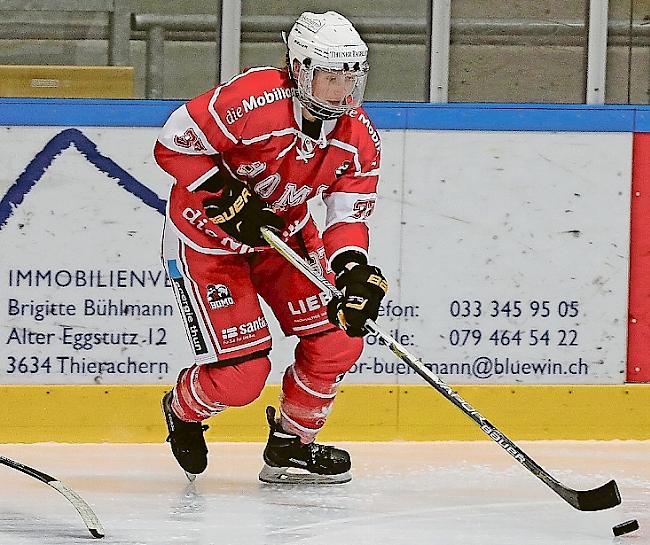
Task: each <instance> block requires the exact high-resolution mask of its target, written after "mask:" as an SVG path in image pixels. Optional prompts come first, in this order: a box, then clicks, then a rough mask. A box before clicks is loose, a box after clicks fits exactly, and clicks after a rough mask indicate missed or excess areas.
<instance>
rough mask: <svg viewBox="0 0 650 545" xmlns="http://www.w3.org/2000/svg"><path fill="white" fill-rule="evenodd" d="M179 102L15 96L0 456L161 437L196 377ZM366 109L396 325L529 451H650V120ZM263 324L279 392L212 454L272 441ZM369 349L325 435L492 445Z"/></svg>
mask: <svg viewBox="0 0 650 545" xmlns="http://www.w3.org/2000/svg"><path fill="white" fill-rule="evenodd" d="M178 104H179V103H178V102H174V101H137V100H134V101H130V100H128V101H127V100H125V101H111V100H106V101H92V100H56V99H55V100H20V99H0V149H2V150H3V151H2V159H3V161H2V162H0V197H1V201H0V246H1V247H2V248H3V251H4V256H5V259H3V260H2V261H1V262H0V286H2V288H1V289H0V313H1V314H0V346H3V349H2V351H1V352H0V357H1V358H2V359H1V361H0V384H4V385H5V386H0V392H2V398H1V400H0V401H1V402H2V403H3V404H5V403H6V406H4V407H2V409H3V411H2V414H3V415H5V416H3V417H2V418H3V419H4V423H5V426H4V427H5V431H2V430H0V441H44V440H55V441H56V440H60V441H89V442H94V441H118V442H129V441H136V442H139V441H159V440H160V436H161V433H162V432H163V431H164V430H162V427H161V421H160V415H159V414H158V410H159V409H158V404H159V398H160V394H161V392H162V391H164V389H165V388H166V387H168V386H167V385H169V384H171V383H173V381H174V379H175V377H176V375H177V373H178V371H179V370H180V369H181V368H182V367H184V366H186V365H187V362H188V361H189V360H190V353H189V348H188V344H187V340H186V338H185V335H184V332H183V330H182V327H181V324H180V320H179V317H178V315H177V311H176V308H175V306H174V301H173V297H172V293H171V289H170V288H169V285H168V281H167V279H166V278H165V277H164V275H163V274H162V271H161V267H160V261H159V256H158V239H159V231H160V227H161V223H162V212H163V211H164V205H165V202H164V199H165V198H166V194H167V189H168V186H169V183H170V180H169V179H168V178H167V177H166V176H165V175H164V174H163V173H161V171H160V170H159V169H158V168H157V167H156V165H155V164H154V162H153V158H152V155H151V148H152V143H153V141H154V140H155V137H156V134H157V132H158V130H159V127H160V126H161V125H162V123H163V122H164V121H165V119H166V118H167V116H168V115H169V113H170V112H171V111H172V110H173V109H174V108H175V107H177V106H178ZM368 110H369V112H370V115H371V117H372V118H373V120H374V121H375V123H376V125H377V126H378V128H379V130H380V132H381V134H382V139H383V178H382V182H381V184H380V189H379V192H380V194H379V203H380V204H379V206H378V209H377V212H376V213H375V215H374V216H373V217H372V218H371V222H370V227H371V232H372V233H373V238H372V242H371V248H370V253H371V259H372V260H373V261H374V262H376V263H378V264H380V265H381V267H382V269H383V270H384V272H385V274H386V276H387V277H388V278H389V279H390V281H391V285H392V289H391V292H390V293H389V295H388V297H387V298H386V300H385V301H384V303H383V305H382V309H381V316H380V318H379V320H378V321H379V323H380V325H381V326H383V327H384V328H385V329H386V330H388V331H389V332H390V334H391V335H393V336H394V337H395V338H397V339H398V340H399V341H400V342H402V343H403V344H405V345H406V346H407V347H408V348H409V349H411V350H412V351H413V352H414V353H416V354H417V355H419V356H422V358H423V360H424V362H425V363H426V364H427V365H428V366H429V367H430V368H431V369H432V371H433V372H435V373H436V374H438V375H439V376H440V377H441V378H442V379H443V380H445V381H446V382H449V383H453V384H457V385H459V386H458V389H459V391H461V393H464V392H468V394H467V397H468V400H469V401H470V402H472V403H475V404H476V406H477V408H478V409H479V410H480V411H481V412H482V413H484V414H485V416H488V417H489V418H490V419H491V420H493V421H494V423H495V424H496V425H497V426H499V427H503V431H504V432H506V433H509V434H512V435H513V437H515V438H531V439H543V438H560V437H561V438H573V439H585V438H601V439H611V438H621V439H625V438H648V435H650V424H649V423H648V417H647V414H646V413H647V412H648V411H647V410H645V412H644V411H640V409H639V408H640V407H645V408H646V409H647V407H648V406H650V401H649V399H648V389H647V387H646V386H641V385H636V386H633V387H632V386H628V385H625V384H624V383H625V381H626V380H627V381H634V382H642V381H650V344H649V343H650V305H649V304H648V298H647V296H646V293H647V289H646V288H647V287H648V285H647V282H648V280H647V279H646V276H647V275H646V272H645V271H647V270H648V264H647V263H646V261H647V259H648V257H647V256H648V255H650V251H648V247H649V246H650V224H648V220H647V218H648V217H650V205H646V203H645V199H644V196H645V194H646V193H648V192H647V191H645V187H647V185H646V184H647V182H646V180H650V165H649V164H648V159H647V158H648V157H650V141H649V139H648V138H647V136H648V135H646V134H644V133H645V132H650V119H649V114H648V110H647V109H646V108H643V107H639V108H634V107H625V106H622V107H619V106H616V107H600V108H599V107H590V106H551V105H543V106H542V105H442V106H436V105H422V104H399V103H396V104H371V105H369V107H368ZM632 187H634V189H635V190H634V191H632ZM648 194H650V193H648ZM313 213H314V216H315V217H316V218H317V219H318V218H320V217H322V215H323V206H322V204H318V203H315V204H314V207H313ZM630 233H631V237H630ZM71 250H72V251H71ZM628 295H629V304H628ZM50 303H51V304H53V306H52V307H51V312H47V311H46V312H43V309H41V310H40V311H39V310H38V308H37V307H38V305H41V306H42V305H43V304H50ZM125 308H129V309H131V311H130V313H129V312H128V311H127V312H126V313H125V312H124V309H125ZM112 309H116V310H115V312H113V311H112ZM266 310H268V309H266ZM39 312H40V314H39ZM134 313H138V314H140V315H138V316H134ZM628 314H629V317H628ZM267 317H268V318H270V319H269V322H270V325H271V329H272V333H273V334H274V342H275V346H274V349H273V352H272V354H271V357H272V359H273V361H274V368H273V371H272V374H271V376H270V378H269V384H270V386H268V387H267V390H266V391H265V393H264V395H263V398H262V399H261V400H260V401H258V402H257V403H256V404H254V405H252V406H251V407H247V408H244V409H236V410H235V409H233V410H232V411H229V412H228V413H226V414H224V415H223V419H220V420H219V423H218V425H217V424H215V425H214V426H213V428H214V429H212V430H211V431H210V432H209V433H210V434H214V435H209V437H210V438H212V439H213V440H220V439H227V440H260V439H261V438H263V436H264V434H265V433H266V432H265V430H264V422H263V418H262V416H261V415H262V413H263V405H264V404H266V403H272V404H277V384H278V383H279V382H280V380H281V375H282V371H283V369H284V367H285V366H286V365H287V364H288V363H290V362H291V361H292V352H293V346H294V341H293V340H291V339H289V340H286V339H283V338H282V337H281V335H280V332H279V328H278V326H277V323H275V321H274V320H273V319H272V317H270V315H269V313H268V312H267ZM98 339H99V340H100V341H99V342H98V343H96V342H95V341H97V340H98ZM367 341H368V342H367V344H366V349H365V351H364V354H363V356H362V357H361V359H360V361H359V362H358V364H357V365H355V366H354V367H353V369H352V370H351V371H350V373H349V374H348V375H347V377H346V379H345V382H344V383H343V387H342V390H341V395H340V396H339V399H338V401H337V405H336V409H335V411H334V414H333V416H332V418H331V421H330V423H329V424H328V429H326V430H325V432H324V433H323V436H324V437H326V438H327V437H333V438H342V439H345V438H347V439H368V440H386V439H393V438H400V439H463V440H470V439H480V438H481V434H480V432H478V431H477V430H476V429H475V425H474V424H472V423H471V422H469V421H467V422H463V420H466V417H464V416H463V415H462V414H460V413H458V414H454V412H457V410H456V409H455V408H453V407H451V405H450V404H449V403H448V402H447V401H445V400H444V399H442V398H440V396H439V395H438V394H436V393H435V392H433V391H432V390H431V388H429V387H428V386H422V381H421V379H419V377H417V376H416V375H415V374H414V373H413V372H412V371H411V370H410V369H409V368H408V367H407V366H406V365H405V364H404V363H402V362H399V360H397V359H396V358H394V357H393V356H392V354H390V352H388V351H387V350H386V348H385V347H383V346H381V345H380V344H379V343H378V342H377V340H376V339H372V338H368V339H367ZM628 342H629V345H628ZM49 384H52V385H53V386H45V385H49ZM510 384H515V386H509V385H510ZM47 392H49V393H47ZM104 392H106V393H104ZM512 392H514V393H512ZM577 392H580V395H576V393H577ZM618 394H620V398H619V400H618V402H617V403H616V404H614V403H613V402H612V396H613V395H618ZM504 395H505V396H507V399H508V403H507V406H504V405H506V403H504V400H503V396H504ZM472 396H474V397H472ZM429 398H432V399H431V405H429ZM52 400H56V402H53V401H52ZM475 400H476V401H475ZM107 401H110V403H109V404H107V403H106V402H107ZM515 401H516V403H514V402H515ZM16 403H18V404H19V406H21V407H25V408H26V410H27V411H28V414H27V415H25V414H21V418H20V419H18V418H14V417H13V416H11V415H12V414H16V413H15V406H16ZM519 403H521V405H520V404H519ZM9 407H14V410H9ZM80 407H84V409H80ZM429 407H431V408H432V410H431V411H429ZM558 407H559V408H560V410H558ZM604 407H607V411H606V412H607V414H606V415H604V414H603V413H604V412H605V410H604V409H603V408H604ZM132 414H137V415H139V416H138V418H137V419H134V418H133V417H132V416H131V415H132ZM352 416H354V422H352V421H351V419H352ZM347 419H350V420H347ZM531 419H532V421H531ZM0 421H2V420H0ZM125 421H126V422H128V423H129V424H132V425H125V424H124V422H125ZM25 422H28V423H29V425H28V426H25ZM41 422H42V425H41ZM35 423H36V424H35ZM107 423H108V424H109V425H107ZM502 423H504V424H503V425H502ZM506 424H507V425H506ZM3 434H5V435H3ZM328 434H330V435H328Z"/></svg>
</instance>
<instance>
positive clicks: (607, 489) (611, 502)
mask: <svg viewBox="0 0 650 545" xmlns="http://www.w3.org/2000/svg"><path fill="white" fill-rule="evenodd" d="M569 503H571V505H573V507H575V508H576V509H579V510H580V511H603V510H604V509H611V508H612V507H616V506H617V505H619V504H620V503H621V493H620V492H619V490H618V486H617V485H616V481H614V480H611V481H609V482H608V483H606V484H604V485H603V486H599V487H598V488H593V489H592V490H579V491H577V492H576V494H575V503H574V502H572V501H570V502H569Z"/></svg>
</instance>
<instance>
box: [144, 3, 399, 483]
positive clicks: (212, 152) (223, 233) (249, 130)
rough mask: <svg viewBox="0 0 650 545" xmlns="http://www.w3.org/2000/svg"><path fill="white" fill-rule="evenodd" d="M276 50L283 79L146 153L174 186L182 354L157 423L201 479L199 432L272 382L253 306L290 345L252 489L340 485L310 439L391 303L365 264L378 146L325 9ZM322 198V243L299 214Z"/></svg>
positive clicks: (175, 127)
mask: <svg viewBox="0 0 650 545" xmlns="http://www.w3.org/2000/svg"><path fill="white" fill-rule="evenodd" d="M283 38H284V40H285V43H286V45H287V67H286V69H277V68H270V67H263V68H253V69H250V70H247V71H245V72H244V73H242V74H239V75H237V76H235V77H234V78H232V79H231V80H230V81H228V82H227V83H224V84H222V85H219V86H218V87H216V88H215V89H212V90H210V91H209V92H207V93H205V94H203V95H201V96H198V97H196V98H194V99H192V100H190V101H189V102H188V103H186V104H185V105H183V106H181V107H180V108H178V109H177V110H176V111H175V112H173V113H172V115H171V116H170V118H169V120H168V121H167V122H166V124H165V126H164V127H163V129H162V132H161V134H160V136H159V139H158V141H157V143H156V146H155V150H154V154H155V158H156V161H157V163H158V164H159V165H160V167H161V168H163V169H164V170H165V171H166V172H167V173H169V174H170V175H171V176H172V177H173V178H174V184H173V186H172V188H171V192H170V195H169V201H168V207H167V217H166V225H165V231H164V235H163V261H164V264H165V267H166V269H167V273H168V275H169V277H170V278H171V280H172V284H173V287H174V292H175V295H176V299H177V302H178V305H179V308H180V315H181V316H182V318H183V321H184V324H185V328H186V330H187V334H188V336H189V339H190V343H191V346H192V349H193V351H194V362H193V365H191V366H190V367H188V368H186V369H184V370H183V371H182V372H181V373H180V375H179V377H178V380H177V383H176V385H175V386H174V388H173V390H172V391H171V392H169V393H167V394H166V395H165V397H164V398H163V410H164V414H165V418H166V421H167V426H168V429H169V437H168V441H169V442H170V443H171V448H172V452H173V454H174V456H175V457H176V459H177V461H178V463H179V464H180V465H181V467H182V468H183V469H184V470H185V471H186V472H187V473H188V476H189V477H190V478H192V476H193V475H196V474H198V473H201V472H203V471H204V470H205V468H206V466H207V447H206V444H205V440H204V437H203V431H204V430H205V429H206V427H205V426H203V425H202V421H203V420H205V419H206V418H208V417H210V416H213V415H216V414H218V413H220V412H222V411H223V410H225V409H226V408H227V407H239V406H243V405H247V404H249V403H251V402H252V401H254V400H255V399H256V398H257V397H258V396H259V395H260V393H261V391H262V388H263V387H264V384H265V381H266V378H267V376H268V374H269V372H270V369H271V362H270V360H269V352H270V349H271V337H270V334H269V330H268V327H267V322H266V319H265V317H264V316H263V314H262V310H261V308H260V304H259V300H258V295H259V296H261V297H262V298H263V299H264V300H265V301H266V302H267V303H268V305H269V306H270V308H271V309H272V310H273V313H274V314H275V316H276V318H277V319H278V321H279V323H280V326H281V328H282V330H283V332H284V334H286V335H295V336H297V337H298V343H297V346H296V349H295V359H294V361H293V362H292V363H291V364H290V365H289V366H288V367H287V369H286V371H285V372H284V376H283V380H282V395H281V397H280V407H279V415H278V417H277V418H276V414H275V409H274V408H272V407H269V408H267V411H266V412H267V419H268V423H269V426H270V434H269V439H268V443H267V445H266V448H265V449H264V462H265V465H264V467H263V469H262V471H261V473H260V479H261V480H263V481H266V482H295V481H296V480H298V481H305V480H309V481H310V482H319V483H320V482H346V481H349V480H350V474H349V469H350V457H349V455H348V453H347V452H346V451H344V450H341V449H337V448H334V447H332V446H324V445H319V444H317V443H315V441H314V439H315V437H316V435H317V433H318V432H319V430H320V429H321V428H322V427H323V425H324V423H325V420H326V418H327V415H328V414H329V412H330V410H331V408H332V403H333V402H334V397H335V396H336V391H337V385H338V384H339V382H340V381H341V379H342V378H343V376H344V375H345V373H346V372H347V371H348V370H349V369H350V368H351V367H352V366H353V365H354V363H355V362H356V361H357V359H358V358H359V356H360V355H361V351H362V347H363V339H362V337H363V335H364V334H365V331H364V323H365V321H366V319H368V318H372V319H375V318H376V317H377V314H378V310H379V305H380V302H381V300H382V298H383V297H384V295H385V293H386V290H387V289H388V285H387V283H386V280H385V279H384V277H383V275H382V273H381V271H380V270H379V269H378V268H377V267H374V266H371V265H369V264H368V261H367V248H368V228H367V226H366V224H365V221H366V220H367V218H368V217H369V216H370V214H371V213H372V211H373V209H374V206H375V199H376V187H377V181H378V174H379V161H380V141H379V136H378V134H377V131H376V130H375V128H374V127H373V125H372V123H371V122H370V120H369V119H368V116H367V114H366V112H365V111H364V110H363V109H362V108H361V102H362V99H363V93H364V88H365V84H366V77H367V73H368V64H367V51H368V50H367V47H366V44H365V43H364V42H363V40H362V39H361V38H360V37H359V34H358V33H357V32H356V30H355V29H354V27H353V26H352V25H351V23H350V22H349V21H348V20H347V19H346V18H345V17H343V16H341V15H339V14H338V13H335V12H332V11H328V12H327V13H322V14H319V13H309V12H306V13H303V14H302V15H301V16H300V17H299V18H298V20H297V21H296V22H295V24H294V25H293V27H292V28H291V31H290V32H289V35H288V36H286V35H284V34H283ZM318 196H321V197H322V199H323V200H324V202H325V205H326V208H327V219H326V224H325V225H324V231H323V234H322V238H321V236H320V234H319V231H318V229H317V228H316V226H315V224H314V221H313V219H312V218H311V217H310V215H309V210H308V207H307V201H308V200H309V199H312V198H315V197H318ZM261 226H270V227H272V228H275V229H277V232H278V234H279V235H280V236H282V237H283V238H284V240H285V241H287V243H288V244H289V245H290V246H291V247H292V248H294V249H295V250H296V251H297V252H298V253H300V254H301V255H302V256H303V257H304V258H305V259H307V260H309V261H310V262H311V264H312V266H314V267H317V268H319V270H321V271H322V272H323V273H324V274H325V275H326V276H327V277H328V278H329V279H330V280H334V281H335V283H336V286H337V287H338V288H339V289H340V290H341V291H342V292H343V293H344V296H345V297H344V298H343V299H341V300H335V301H331V302H330V303H329V305H328V304H327V301H326V300H325V296H324V294H321V293H320V291H319V290H318V288H316V287H315V286H314V285H313V284H312V283H311V282H310V281H309V280H307V279H306V278H305V277H304V276H303V275H302V273H300V272H299V271H297V270H296V269H294V268H293V267H292V266H291V265H290V264H289V263H287V262H286V261H285V260H284V258H283V257H281V256H280V255H279V254H278V253H277V252H275V251H274V250H273V249H271V248H270V247H269V246H268V245H267V244H266V241H265V240H264V239H263V237H262V236H261V233H260V227H261ZM289 363H290V362H285V365H286V364H289ZM295 469H300V470H303V472H302V473H304V475H298V476H296V472H295Z"/></svg>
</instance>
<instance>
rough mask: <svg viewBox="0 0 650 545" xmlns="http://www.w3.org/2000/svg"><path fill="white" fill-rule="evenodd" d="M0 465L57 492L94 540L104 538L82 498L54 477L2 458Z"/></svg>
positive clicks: (97, 520) (102, 530)
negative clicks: (78, 515) (23, 474)
mask: <svg viewBox="0 0 650 545" xmlns="http://www.w3.org/2000/svg"><path fill="white" fill-rule="evenodd" d="M0 464H4V465H6V466H9V467H11V468H13V469H17V470H18V471H22V472H23V473H25V474H27V475H29V476H30V477H34V478H35V479H38V480H39V481H41V482H43V483H45V484H47V485H48V486H51V487H52V488H54V490H56V491H57V492H60V493H61V494H63V495H64V496H65V498H66V499H67V500H68V501H69V502H70V503H71V504H72V505H73V506H74V508H75V509H76V510H77V512H78V513H79V514H80V515H81V518H82V519H83V521H84V524H85V525H86V526H87V527H88V531H89V532H90V534H91V535H92V536H93V537H95V538H98V539H99V538H102V537H104V528H103V527H102V524H101V522H99V519H98V518H97V515H95V512H94V511H93V510H92V509H91V508H90V506H89V505H88V504H87V503H86V502H85V501H84V500H83V498H82V497H81V496H80V495H79V494H77V493H76V492H75V491H74V490H72V489H71V488H69V487H67V486H66V485H64V484H63V483H62V482H61V481H59V480H57V479H55V478H54V477H52V476H50V475H48V474H47V473H43V472H42V471H39V470H38V469H34V468H33V467H29V466H26V465H24V464H21V463H20V462H16V461H14V460H11V459H9V458H5V457H4V456H0Z"/></svg>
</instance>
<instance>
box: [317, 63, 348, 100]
mask: <svg viewBox="0 0 650 545" xmlns="http://www.w3.org/2000/svg"><path fill="white" fill-rule="evenodd" d="M356 81H357V77H356V74H355V73H354V72H351V71H344V70H321V69H319V68H316V69H315V70H314V80H313V81H312V84H311V89H312V94H313V96H314V97H315V98H317V99H318V100H321V101H323V102H329V103H330V104H332V105H334V106H339V105H341V104H345V101H346V99H347V98H348V97H349V96H350V95H351V94H352V91H354V86H355V84H356Z"/></svg>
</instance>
